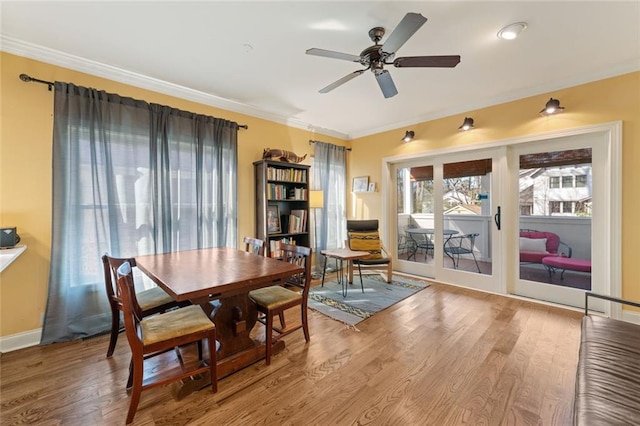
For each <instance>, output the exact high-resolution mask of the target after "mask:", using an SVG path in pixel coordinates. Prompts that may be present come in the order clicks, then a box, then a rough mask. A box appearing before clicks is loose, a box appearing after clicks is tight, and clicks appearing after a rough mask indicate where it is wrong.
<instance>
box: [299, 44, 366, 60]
mask: <svg viewBox="0 0 640 426" xmlns="http://www.w3.org/2000/svg"><path fill="white" fill-rule="evenodd" d="M305 53H306V54H307V55H315V56H323V57H325V58H334V59H343V60H345V61H351V62H360V56H357V55H350V54H349V53H340V52H334V51H333V50H324V49H316V48H315V47H314V48H313V49H307V51H306V52H305Z"/></svg>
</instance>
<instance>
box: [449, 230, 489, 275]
mask: <svg viewBox="0 0 640 426" xmlns="http://www.w3.org/2000/svg"><path fill="white" fill-rule="evenodd" d="M478 235H480V234H478V233H473V234H465V235H454V236H452V237H451V238H449V239H448V240H447V242H446V243H445V246H444V252H445V254H446V255H447V256H449V257H450V258H451V260H452V261H453V267H454V268H455V269H458V267H459V266H460V255H463V254H470V255H472V256H473V260H474V261H475V262H476V268H478V272H479V273H482V272H481V271H480V266H479V265H478V259H476V254H475V253H474V251H473V249H474V247H475V243H476V237H477V236H478Z"/></svg>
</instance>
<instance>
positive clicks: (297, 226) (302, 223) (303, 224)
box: [289, 209, 307, 234]
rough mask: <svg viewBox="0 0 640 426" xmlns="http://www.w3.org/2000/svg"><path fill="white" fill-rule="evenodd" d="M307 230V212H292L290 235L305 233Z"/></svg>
mask: <svg viewBox="0 0 640 426" xmlns="http://www.w3.org/2000/svg"><path fill="white" fill-rule="evenodd" d="M306 229H307V211H306V210H302V209H300V210H291V214H290V215H289V233H290V234H297V233H301V232H305V230H306Z"/></svg>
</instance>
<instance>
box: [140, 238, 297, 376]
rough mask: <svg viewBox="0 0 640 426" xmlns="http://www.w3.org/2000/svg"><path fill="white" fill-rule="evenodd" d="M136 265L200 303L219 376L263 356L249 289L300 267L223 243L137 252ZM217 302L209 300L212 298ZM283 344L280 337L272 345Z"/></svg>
mask: <svg viewBox="0 0 640 426" xmlns="http://www.w3.org/2000/svg"><path fill="white" fill-rule="evenodd" d="M136 264H137V266H138V268H139V269H140V270H141V271H142V272H144V273H145V274H146V275H148V276H149V277H150V278H151V280H153V282H155V283H156V284H157V285H158V286H160V287H161V288H162V289H164V291H166V292H167V293H168V294H170V295H171V297H173V298H174V299H175V300H177V301H179V302H181V301H186V300H188V301H191V302H192V303H193V304H199V305H200V306H202V308H203V309H204V310H205V312H206V313H207V314H208V315H209V316H210V318H211V319H212V321H213V322H214V323H215V325H216V334H217V339H218V342H219V343H220V348H219V350H218V352H217V354H218V363H217V372H218V377H219V378H222V377H225V376H228V375H229V374H231V373H233V372H235V371H238V370H240V369H241V368H244V367H246V366H248V365H250V364H252V363H254V362H256V361H258V360H261V359H263V358H264V357H265V346H264V342H261V341H256V340H254V339H253V338H252V337H251V335H250V334H251V330H252V329H253V327H254V325H255V324H256V322H257V315H258V313H257V309H256V306H255V304H254V303H253V302H252V301H251V300H250V299H249V296H248V293H249V292H250V291H251V290H255V289H257V288H261V287H266V286H269V285H272V284H274V282H278V281H279V280H282V279H286V278H289V277H291V276H292V275H294V274H298V273H301V272H304V269H303V268H302V267H300V266H298V265H293V264H291V263H287V262H283V261H281V260H276V259H271V258H268V257H264V256H259V255H257V254H252V253H247V252H245V251H242V250H237V249H234V248H228V247H219V248H208V249H199V250H188V251H178V252H174V253H164V254H151V255H144V256H137V257H136ZM215 300H217V301H219V302H220V303H211V302H212V301H215ZM283 349H284V341H278V342H277V344H276V345H275V347H274V352H273V353H277V352H280V351H281V350H283Z"/></svg>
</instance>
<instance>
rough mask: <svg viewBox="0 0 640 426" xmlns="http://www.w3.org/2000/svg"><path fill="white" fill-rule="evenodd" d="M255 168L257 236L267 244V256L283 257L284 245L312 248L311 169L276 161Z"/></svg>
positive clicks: (264, 161) (259, 162)
mask: <svg viewBox="0 0 640 426" xmlns="http://www.w3.org/2000/svg"><path fill="white" fill-rule="evenodd" d="M253 166H254V173H255V183H256V231H255V232H256V235H255V236H256V238H260V239H262V240H264V241H265V243H266V246H267V248H266V255H267V256H269V257H280V253H279V250H278V245H279V244H280V243H282V242H285V243H287V244H296V245H301V246H306V247H309V244H310V240H309V166H307V165H302V164H296V163H285V162H281V161H272V160H260V161H256V162H254V163H253ZM276 218H277V224H276V220H275V219H276Z"/></svg>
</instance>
